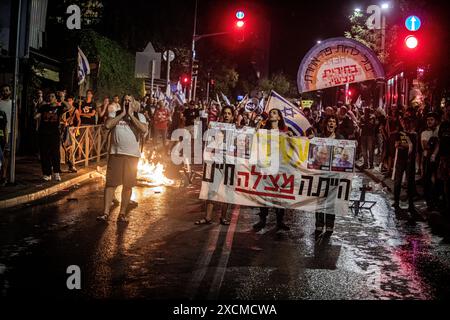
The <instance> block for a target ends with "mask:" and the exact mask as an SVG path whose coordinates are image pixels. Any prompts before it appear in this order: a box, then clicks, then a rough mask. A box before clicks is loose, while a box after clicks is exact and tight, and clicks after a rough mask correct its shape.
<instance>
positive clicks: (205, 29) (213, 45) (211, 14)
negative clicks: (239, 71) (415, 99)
mask: <svg viewBox="0 0 450 320" xmlns="http://www.w3.org/2000/svg"><path fill="white" fill-rule="evenodd" d="M399 1H400V0H398V1H390V3H391V4H393V5H394V8H393V9H390V11H389V12H388V14H387V23H388V24H389V23H392V22H397V23H402V22H403V19H404V17H402V16H400V15H399V14H398V12H399V10H398V9H397V10H396V8H395V6H397V8H398V6H399ZM401 1H403V2H405V3H408V2H410V1H409V0H401ZM130 2H131V3H133V4H135V5H133V6H131V5H130ZM374 3H377V1H370V0H350V1H324V0H310V1H293V0H290V1H285V0H277V1H275V0H253V1H250V0H247V1H245V0H242V1H227V0H198V21H197V22H198V24H197V28H198V30H197V34H205V33H212V32H221V31H227V30H229V27H230V26H232V25H233V23H234V13H235V11H236V9H237V8H242V9H244V10H245V12H246V13H247V18H248V19H249V20H248V24H247V25H246V26H247V27H248V28H249V29H248V30H249V31H253V32H254V34H256V35H258V32H259V31H260V30H258V28H260V29H262V28H261V27H260V26H259V23H262V22H264V23H268V24H269V26H270V39H271V41H270V44H269V48H270V60H269V61H270V64H269V67H270V72H277V71H283V72H284V73H286V74H287V75H288V76H290V77H291V78H292V79H295V77H296V73H297V69H298V66H299V64H300V61H301V59H302V58H303V56H304V55H305V54H306V52H307V51H308V50H309V49H310V48H311V47H312V46H314V45H315V44H316V41H317V40H321V39H326V38H330V37H338V36H343V34H344V31H345V30H348V29H349V21H348V15H349V14H351V13H352V11H353V10H354V8H356V7H359V8H361V9H363V10H364V9H365V8H367V6H368V5H370V4H374ZM380 3H381V2H380ZM413 3H414V5H415V6H417V5H419V6H421V7H423V8H424V9H425V10H424V12H427V14H428V15H429V16H426V17H424V20H425V21H426V22H424V28H425V26H427V24H428V25H429V26H430V25H431V24H434V28H433V33H432V35H431V37H433V38H435V40H436V41H437V42H435V43H434V44H433V48H434V49H435V50H437V51H439V52H441V53H442V56H441V59H443V60H448V59H447V58H445V57H448V55H446V53H448V43H449V41H448V39H449V38H448V29H449V21H450V18H449V17H448V12H449V11H448V4H446V2H445V1H425V0H415V1H413ZM194 6H195V0H185V1H180V0H152V1H143V0H135V1H121V2H120V4H118V5H114V10H115V12H113V14H109V18H112V19H117V18H118V17H117V15H119V16H121V15H123V14H124V13H125V12H127V10H129V9H130V8H133V9H134V10H132V11H131V12H132V13H133V14H132V19H131V21H129V22H128V23H125V22H124V25H122V30H121V32H122V38H130V39H133V41H131V42H130V47H129V49H130V50H133V49H136V50H140V49H143V47H145V44H146V43H147V41H148V39H149V38H150V39H158V40H159V41H160V42H161V43H166V44H170V43H172V44H174V45H180V44H183V45H185V46H187V47H189V48H190V43H191V39H192V29H193V17H194ZM419 15H422V16H423V15H425V13H422V12H419ZM119 19H120V18H119ZM427 19H429V20H431V21H429V20H428V21H427ZM127 20H129V19H127ZM124 21H125V20H124ZM252 28H253V30H252ZM430 29H431V26H430ZM116 32H117V30H114V33H116ZM436 35H439V38H437V37H436ZM445 39H446V40H445ZM122 42H123V41H122ZM230 42H232V41H230V38H227V37H215V38H209V39H202V40H201V41H199V42H198V53H199V55H200V56H201V55H202V53H203V54H207V52H208V51H209V50H211V49H216V50H224V51H225V52H226V51H227V50H228V51H230V52H231V51H232V50H236V47H235V46H234V47H233V48H231V47H230V45H229V44H230ZM242 45H245V44H242ZM202 51H203V52H202ZM444 53H445V54H444Z"/></svg>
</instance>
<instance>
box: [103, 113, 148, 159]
mask: <svg viewBox="0 0 450 320" xmlns="http://www.w3.org/2000/svg"><path fill="white" fill-rule="evenodd" d="M115 116H116V113H115V112H111V113H109V117H110V118H114V117H115ZM138 119H139V121H140V122H142V123H147V120H146V119H145V117H144V115H143V114H141V113H138ZM109 153H110V154H123V155H126V156H132V157H137V158H140V157H141V152H140V150H139V139H137V138H136V135H135V134H134V133H133V130H131V128H130V125H129V124H128V122H127V121H125V120H123V119H122V120H120V121H119V123H118V124H117V125H116V126H115V127H114V129H113V130H112V132H111V149H110V151H109Z"/></svg>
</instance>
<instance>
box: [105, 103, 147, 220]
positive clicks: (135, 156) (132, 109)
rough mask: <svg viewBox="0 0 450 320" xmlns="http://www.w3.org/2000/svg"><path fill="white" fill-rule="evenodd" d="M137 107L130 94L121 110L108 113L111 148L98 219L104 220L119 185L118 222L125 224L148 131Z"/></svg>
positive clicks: (107, 123) (106, 218) (107, 127)
mask: <svg viewBox="0 0 450 320" xmlns="http://www.w3.org/2000/svg"><path fill="white" fill-rule="evenodd" d="M138 106H139V105H138V104H135V103H134V99H133V97H132V96H131V95H125V96H124V97H123V102H122V108H121V110H119V111H117V112H115V113H114V112H111V113H110V114H109V118H108V119H107V120H106V122H105V128H106V129H108V130H111V146H110V151H109V159H108V166H107V171H106V185H105V199H104V211H103V215H101V216H99V217H98V219H99V220H104V221H107V220H108V217H109V213H110V209H111V204H112V200H113V198H114V192H115V190H116V187H117V186H119V185H122V200H121V206H120V213H119V221H121V222H127V221H128V217H127V207H128V204H129V202H130V198H131V192H132V188H133V186H134V185H135V184H136V175H137V165H138V162H139V158H140V156H141V153H140V148H139V140H140V138H141V137H142V136H143V135H144V134H145V133H146V132H147V129H148V126H147V120H146V119H145V117H144V115H143V114H141V113H138V110H139V108H138Z"/></svg>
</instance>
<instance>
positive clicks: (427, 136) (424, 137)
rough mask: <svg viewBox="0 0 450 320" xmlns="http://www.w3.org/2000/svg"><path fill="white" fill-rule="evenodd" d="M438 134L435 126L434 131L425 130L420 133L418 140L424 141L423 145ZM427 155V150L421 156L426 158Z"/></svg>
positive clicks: (437, 128)
mask: <svg viewBox="0 0 450 320" xmlns="http://www.w3.org/2000/svg"><path fill="white" fill-rule="evenodd" d="M438 132H439V126H437V127H436V129H434V130H430V129H427V130H425V131H423V132H422V135H421V138H420V140H421V141H425V143H428V140H430V138H431V137H438ZM427 154H428V153H427V150H424V151H423V155H424V156H427Z"/></svg>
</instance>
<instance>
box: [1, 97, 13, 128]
mask: <svg viewBox="0 0 450 320" xmlns="http://www.w3.org/2000/svg"><path fill="white" fill-rule="evenodd" d="M0 110H1V111H3V112H4V113H6V121H8V126H7V130H8V133H11V128H12V121H11V110H12V100H11V99H9V100H0Z"/></svg>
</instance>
